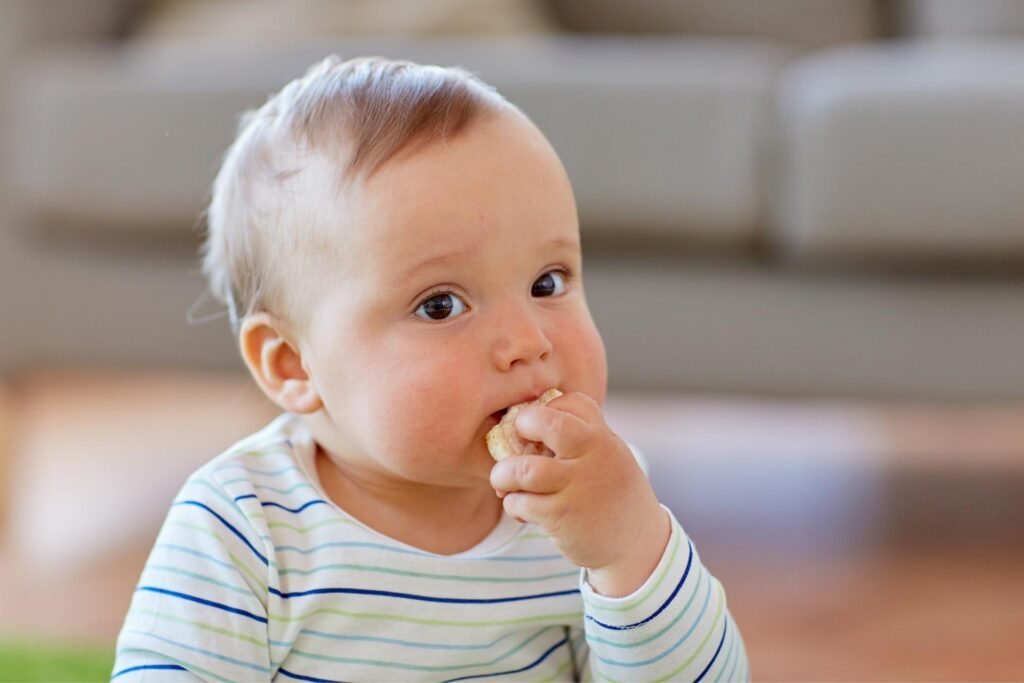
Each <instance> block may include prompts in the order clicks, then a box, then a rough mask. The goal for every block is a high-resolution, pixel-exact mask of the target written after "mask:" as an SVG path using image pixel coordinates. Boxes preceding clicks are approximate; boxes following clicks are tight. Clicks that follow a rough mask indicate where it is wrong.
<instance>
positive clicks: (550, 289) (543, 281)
mask: <svg viewBox="0 0 1024 683" xmlns="http://www.w3.org/2000/svg"><path fill="white" fill-rule="evenodd" d="M564 292H565V273H563V272H562V271H560V270H552V271H551V272H550V273H544V274H543V275H541V276H540V277H539V278H537V281H536V282H534V283H533V291H532V292H531V294H533V296H538V297H542V296H557V295H559V294H563V293H564Z"/></svg>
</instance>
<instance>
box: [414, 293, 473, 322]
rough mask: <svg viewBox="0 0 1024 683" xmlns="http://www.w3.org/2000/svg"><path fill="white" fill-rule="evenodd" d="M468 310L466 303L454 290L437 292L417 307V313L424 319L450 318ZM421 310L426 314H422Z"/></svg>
mask: <svg viewBox="0 0 1024 683" xmlns="http://www.w3.org/2000/svg"><path fill="white" fill-rule="evenodd" d="M465 310H466V304H465V302H463V301H462V299H460V298H459V297H458V295H456V294H455V293H454V292H448V291H444V292H435V293H434V294H431V295H430V296H429V297H428V298H426V299H424V300H423V303H421V304H420V305H419V308H417V309H416V315H417V316H418V317H420V318H423V319H424V320H450V319H452V318H454V317H456V316H458V315H460V314H462V312H463V311H465ZM420 312H423V313H425V314H426V315H420Z"/></svg>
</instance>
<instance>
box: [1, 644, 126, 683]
mask: <svg viewBox="0 0 1024 683" xmlns="http://www.w3.org/2000/svg"><path fill="white" fill-rule="evenodd" d="M113 666H114V648H113V646H111V647H110V648H101V647H91V646H87V645H73V644H62V643H57V644H45V643H40V642H27V641H26V642H23V641H19V640H16V639H12V638H0V681H50V682H52V683H62V682H63V681H109V680H110V673H111V668H113Z"/></svg>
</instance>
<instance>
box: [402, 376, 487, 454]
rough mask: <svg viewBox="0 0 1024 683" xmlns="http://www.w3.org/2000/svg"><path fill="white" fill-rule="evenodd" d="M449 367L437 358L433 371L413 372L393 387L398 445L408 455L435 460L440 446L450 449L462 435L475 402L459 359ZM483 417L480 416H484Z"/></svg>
mask: <svg viewBox="0 0 1024 683" xmlns="http://www.w3.org/2000/svg"><path fill="white" fill-rule="evenodd" d="M449 365H450V367H445V366H444V365H443V364H441V363H439V362H438V361H437V360H434V361H433V362H432V363H431V367H430V372H425V373H423V374H417V373H411V374H412V376H408V377H407V378H406V381H405V382H404V383H402V384H401V385H400V386H396V387H395V388H394V389H395V390H394V391H393V406H394V410H393V412H392V414H391V424H392V425H393V429H394V431H395V436H396V437H397V440H399V441H401V444H398V443H396V444H395V446H396V449H398V450H400V451H401V452H402V453H403V454H404V457H405V458H406V459H411V460H419V459H424V460H429V459H433V460H434V462H436V457H437V456H436V453H437V449H438V448H443V449H447V450H449V451H450V450H451V447H452V446H453V445H454V444H456V443H458V440H459V438H460V436H461V435H462V431H464V430H463V422H461V421H462V420H465V418H466V416H467V414H472V412H473V410H474V408H475V406H468V405H467V404H469V403H470V402H471V401H470V399H471V394H470V395H467V394H469V392H468V390H466V389H465V387H466V382H465V381H464V377H462V376H460V374H459V372H458V363H457V362H452V363H450V364H449ZM482 419H483V418H481V420H482Z"/></svg>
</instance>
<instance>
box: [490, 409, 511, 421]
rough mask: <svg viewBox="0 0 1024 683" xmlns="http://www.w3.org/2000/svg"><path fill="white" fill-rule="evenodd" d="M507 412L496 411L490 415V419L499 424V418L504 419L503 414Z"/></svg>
mask: <svg viewBox="0 0 1024 683" xmlns="http://www.w3.org/2000/svg"><path fill="white" fill-rule="evenodd" d="M507 412H508V408H502V409H501V410H496V411H494V412H493V413H491V417H493V418H494V419H495V420H497V421H498V422H501V418H503V417H505V413H507Z"/></svg>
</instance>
